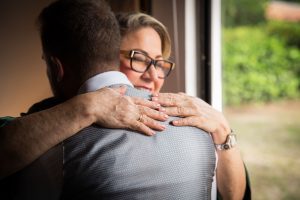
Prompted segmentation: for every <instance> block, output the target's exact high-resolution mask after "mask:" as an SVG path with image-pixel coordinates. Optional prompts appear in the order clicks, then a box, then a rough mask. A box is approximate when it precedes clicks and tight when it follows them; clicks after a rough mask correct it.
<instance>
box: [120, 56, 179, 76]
mask: <svg viewBox="0 0 300 200" xmlns="http://www.w3.org/2000/svg"><path fill="white" fill-rule="evenodd" d="M120 53H121V54H123V55H124V56H125V57H126V58H128V59H130V67H131V69H132V70H133V71H136V72H140V73H144V72H146V71H147V70H148V69H149V68H150V66H151V65H153V66H154V67H155V69H156V72H157V75H158V78H161V79H164V78H166V77H167V76H168V75H169V74H170V73H171V71H172V70H173V69H174V67H175V63H173V62H171V61H168V60H155V59H152V58H151V57H150V56H148V55H146V54H145V53H143V52H141V51H137V50H129V51H126V50H120Z"/></svg>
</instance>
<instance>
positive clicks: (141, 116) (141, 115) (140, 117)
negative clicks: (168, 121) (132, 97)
mask: <svg viewBox="0 0 300 200" xmlns="http://www.w3.org/2000/svg"><path fill="white" fill-rule="evenodd" d="M138 121H139V122H143V114H140V116H139V118H138Z"/></svg>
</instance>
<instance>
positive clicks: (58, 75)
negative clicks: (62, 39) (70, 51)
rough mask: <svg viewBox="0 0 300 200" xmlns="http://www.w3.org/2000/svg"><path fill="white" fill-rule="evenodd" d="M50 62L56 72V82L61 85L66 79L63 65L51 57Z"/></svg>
mask: <svg viewBox="0 0 300 200" xmlns="http://www.w3.org/2000/svg"><path fill="white" fill-rule="evenodd" d="M50 62H51V65H52V67H53V68H54V70H55V74H56V81H57V82H58V83H59V82H60V81H61V80H62V79H63V77H64V67H63V65H62V64H61V62H60V60H59V59H58V58H56V57H52V56H51V58H50Z"/></svg>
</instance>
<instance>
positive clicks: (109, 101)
mask: <svg viewBox="0 0 300 200" xmlns="http://www.w3.org/2000/svg"><path fill="white" fill-rule="evenodd" d="M125 91H126V87H120V88H117V89H111V88H103V89H100V90H98V91H95V92H91V93H87V94H86V95H89V100H88V101H86V103H87V104H88V105H89V113H91V114H92V115H93V123H96V124H98V125H101V126H103V127H106V128H128V129H131V130H136V131H139V132H142V133H144V134H145V135H149V136H151V135H154V134H155V132H154V131H153V130H152V129H154V130H158V131H162V130H164V129H165V126H164V125H161V124H160V123H159V122H157V121H156V120H159V121H165V120H166V119H167V118H168V115H166V114H165V113H164V112H160V111H158V109H159V108H160V104H158V103H157V102H152V101H148V100H145V99H141V98H137V97H129V96H124V93H125Z"/></svg>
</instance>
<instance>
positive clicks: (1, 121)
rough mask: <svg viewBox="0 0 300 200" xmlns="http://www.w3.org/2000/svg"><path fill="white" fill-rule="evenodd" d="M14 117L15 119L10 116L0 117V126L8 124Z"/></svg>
mask: <svg viewBox="0 0 300 200" xmlns="http://www.w3.org/2000/svg"><path fill="white" fill-rule="evenodd" d="M14 119H15V117H10V116H6V117H0V128H1V127H3V126H5V125H6V124H8V123H9V122H11V121H12V120H14Z"/></svg>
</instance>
